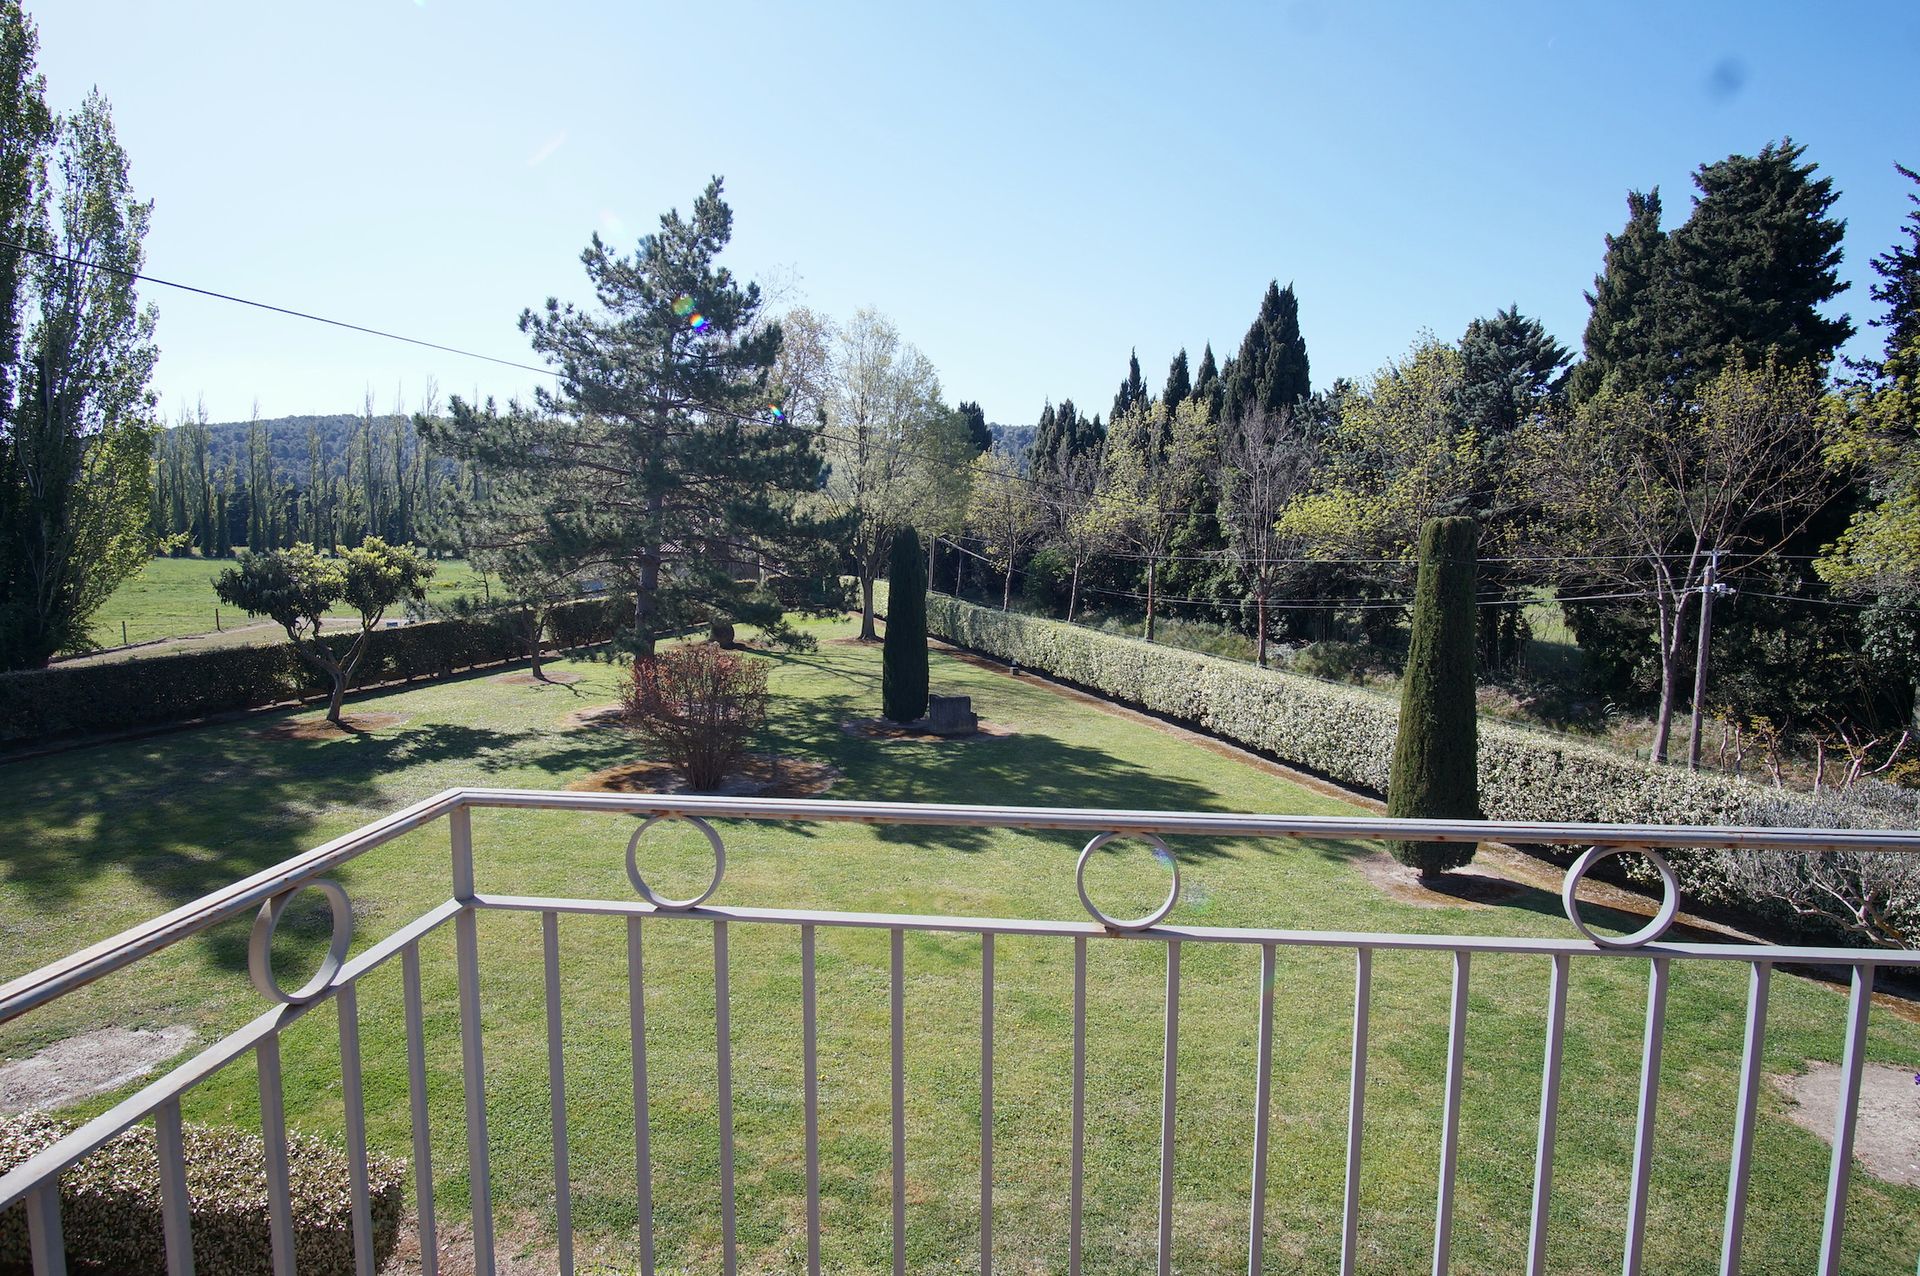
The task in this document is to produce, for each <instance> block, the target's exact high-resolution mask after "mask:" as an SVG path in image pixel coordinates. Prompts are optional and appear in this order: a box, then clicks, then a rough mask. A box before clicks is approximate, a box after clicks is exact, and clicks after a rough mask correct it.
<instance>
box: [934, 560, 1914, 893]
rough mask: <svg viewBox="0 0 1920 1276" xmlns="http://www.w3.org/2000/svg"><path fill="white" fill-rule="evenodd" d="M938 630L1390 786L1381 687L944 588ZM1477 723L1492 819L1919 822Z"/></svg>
mask: <svg viewBox="0 0 1920 1276" xmlns="http://www.w3.org/2000/svg"><path fill="white" fill-rule="evenodd" d="M927 629H928V632H930V633H933V634H936V635H938V636H940V637H942V638H945V639H946V640H948V641H949V642H953V643H956V644H958V645H960V646H962V647H968V648H971V649H973V650H975V651H979V652H983V653H985V654H986V655H989V656H994V657H996V658H998V659H1001V660H1007V661H1012V662H1017V663H1018V664H1020V665H1023V666H1026V667H1028V668H1032V669H1035V670H1038V671H1040V672H1042V673H1045V674H1047V675H1049V676H1051V677H1054V678H1058V679H1060V680H1062V681H1064V682H1070V683H1073V684H1075V685H1076V686H1081V687H1085V688H1086V689H1088V690H1090V691H1094V692H1097V693H1099V694H1101V695H1105V696H1109V697H1111V698H1113V699H1115V700H1120V701H1124V702H1125V703H1127V704H1131V705H1135V706H1137V707H1139V708H1142V709H1146V710H1148V711H1150V712H1153V713H1158V714H1161V715H1164V716H1166V717H1168V718H1172V719H1175V720H1177V721H1180V722H1184V723H1188V724H1190V725H1192V726H1195V727H1198V728H1200V729H1202V730H1205V731H1210V732H1212V733H1214V734H1215V735H1218V736H1221V737H1223V738H1225V739H1228V740H1232V741H1234V742H1236V743H1238V744H1242V745H1245V746H1247V747H1248V748H1251V749H1255V750H1258V751H1260V752H1262V753H1266V754H1269V755H1271V756H1273V757H1277V758H1280V759H1283V760H1285V761H1287V762H1290V763H1292V764H1294V765H1296V766H1299V767H1302V768H1304V769H1306V770H1308V771H1313V772H1316V773H1318V774H1320V775H1324V776H1326V777H1327V778H1328V779H1330V780H1333V781H1335V782H1336V783H1339V784H1344V785H1347V786H1349V787H1352V788H1357V789H1361V790H1364V791H1367V792H1371V793H1376V794H1380V793H1385V792H1386V790H1387V781H1388V777H1389V773H1390V772H1391V769H1392V762H1393V742H1394V735H1395V733H1396V732H1397V730H1398V716H1399V711H1398V707H1397V706H1396V704H1395V703H1394V701H1393V700H1392V699H1390V698H1389V697H1386V696H1383V695H1380V694H1378V693H1375V692H1371V691H1366V690H1362V689H1361V688H1358V687H1341V686H1337V685H1333V684H1330V683H1324V682H1320V681H1317V680H1315V679H1311V678H1302V677H1298V676H1296V675H1292V674H1286V673H1280V672H1276V671H1273V670H1263V669H1257V668H1255V667H1254V666H1252V665H1247V664H1241V663H1239V662H1237V661H1230V660H1221V659H1218V658H1216V657H1213V656H1203V655H1199V654H1197V653H1194V652H1190V651H1182V650H1180V649H1178V648H1174V647H1162V646H1156V645H1154V644H1151V643H1147V642H1142V641H1141V640H1139V639H1137V638H1125V637H1120V636H1118V635H1115V634H1105V633H1100V632H1098V631H1096V630H1091V629H1087V628H1084V627H1082V626H1079V625H1069V624H1065V623H1063V622H1060V621H1054V620H1041V619H1037V618H1035V617H1032V616H1022V615H1019V614H1017V613H1012V612H1002V611H993V610H989V609H988V608H985V607H976V606H974V605H973V604H971V603H964V602H960V601H957V600H956V599H954V598H951V597H948V596H945V595H940V594H934V595H930V596H929V597H928V599H927ZM1479 734H1480V750H1479V777H1480V807H1481V810H1482V811H1484V812H1485V814H1486V817H1487V818H1488V819H1490V820H1544V821H1576V822H1582V823H1588V822H1590V823H1599V824H1757V825H1765V826H1770V827H1775V828H1781V827H1799V826H1806V827H1823V826H1825V827H1831V826H1834V825H1835V824H1844V825H1846V826H1850V827H1859V828H1889V827H1907V828H1910V827H1913V826H1914V823H1915V821H1914V817H1913V813H1912V811H1911V810H1907V811H1905V812H1898V811H1895V810H1894V809H1892V806H1891V804H1889V805H1888V806H1885V807H1882V806H1874V807H1871V808H1869V807H1867V806H1865V805H1861V804H1854V803H1842V802H1838V801H1836V800H1835V799H1833V798H1832V797H1828V798H1825V799H1815V798H1813V797H1812V796H1811V795H1808V794H1800V793H1787V792H1780V791H1778V790H1775V789H1771V788H1766V787H1763V786H1761V785H1758V784H1753V783H1751V782H1748V781H1745V780H1739V779H1734V778H1732V777H1729V776H1721V775H1707V774H1701V773H1695V772H1690V771H1684V770H1681V769H1679V768H1677V767H1661V766H1654V765H1653V764H1651V763H1648V762H1642V761H1639V760H1638V759H1635V758H1631V757H1628V756H1626V755H1624V754H1621V753H1617V752H1614V751H1613V750H1611V749H1607V748H1604V747H1602V746H1600V745H1597V744H1587V743H1584V742H1582V741H1578V740H1572V739H1567V738H1565V737H1562V736H1556V735H1552V734H1549V733H1546V732H1542V731H1531V730H1528V729H1526V728H1524V727H1519V726H1514V725H1512V724H1509V723H1504V722H1499V721H1495V720H1491V719H1485V718H1483V719H1481V721H1480V723H1479ZM1855 806H1858V809H1857V810H1855V809H1854V807H1855ZM1836 808H1844V809H1836ZM1669 858H1670V859H1671V860H1672V862H1673V865H1674V868H1675V871H1676V873H1677V874H1678V876H1679V877H1680V880H1681V883H1682V885H1683V886H1684V887H1685V889H1686V891H1687V893H1688V894H1689V895H1690V896H1692V897H1693V898H1695V899H1696V900H1699V901H1701V902H1705V903H1714V904H1726V905H1730V906H1732V907H1735V908H1739V909H1742V910H1744V911H1747V912H1750V913H1758V914H1760V915H1774V916H1777V910H1776V909H1774V908H1772V907H1768V906H1762V905H1759V904H1757V903H1756V902H1754V901H1749V900H1743V899H1740V898H1738V897H1737V896H1736V895H1735V894H1734V893H1733V892H1732V891H1731V890H1730V888H1729V887H1728V886H1727V882H1726V878H1725V875H1724V872H1723V871H1722V870H1721V868H1720V866H1719V861H1718V857H1717V856H1715V855H1713V854H1711V853H1706V852H1691V853H1676V854H1674V855H1672V856H1670V857H1669Z"/></svg>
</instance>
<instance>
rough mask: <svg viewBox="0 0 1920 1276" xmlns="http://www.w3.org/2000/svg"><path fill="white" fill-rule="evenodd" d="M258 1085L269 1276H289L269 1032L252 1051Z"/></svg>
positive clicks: (280, 1112)
mask: <svg viewBox="0 0 1920 1276" xmlns="http://www.w3.org/2000/svg"><path fill="white" fill-rule="evenodd" d="M254 1058H255V1061H256V1063H255V1066H256V1069H257V1071H258V1073H259V1081H260V1139H261V1142H262V1143H263V1144H264V1145H265V1155H266V1169H267V1237H268V1240H269V1242H270V1243H271V1245H272V1247H273V1276H293V1195H292V1190H291V1187H290V1185H289V1182H288V1179H289V1175H288V1172H287V1111H286V1106H285V1100H284V1098H283V1097H282V1094H283V1092H282V1088H281V1079H280V1034H279V1033H278V1032H269V1033H268V1034H267V1035H266V1036H264V1037H262V1038H261V1039H260V1044H259V1045H257V1046H255V1047H254Z"/></svg>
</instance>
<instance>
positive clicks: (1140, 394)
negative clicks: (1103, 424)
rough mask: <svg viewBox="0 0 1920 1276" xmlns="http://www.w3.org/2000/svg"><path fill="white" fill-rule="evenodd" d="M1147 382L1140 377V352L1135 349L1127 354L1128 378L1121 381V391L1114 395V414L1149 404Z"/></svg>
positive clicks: (1120, 414) (1119, 415)
mask: <svg viewBox="0 0 1920 1276" xmlns="http://www.w3.org/2000/svg"><path fill="white" fill-rule="evenodd" d="M1147 398H1148V396H1147V383H1146V382H1144V381H1142V380H1141V379H1140V352H1139V351H1138V350H1135V351H1133V352H1132V353H1131V354H1130V355H1128V356H1127V379H1126V380H1125V381H1122V382H1121V383H1120V392H1119V393H1118V394H1116V395H1114V396H1113V415H1114V416H1115V417H1121V416H1124V415H1126V412H1127V409H1128V408H1131V407H1133V406H1134V405H1136V404H1138V405H1139V406H1140V407H1142V408H1144V407H1146V406H1147Z"/></svg>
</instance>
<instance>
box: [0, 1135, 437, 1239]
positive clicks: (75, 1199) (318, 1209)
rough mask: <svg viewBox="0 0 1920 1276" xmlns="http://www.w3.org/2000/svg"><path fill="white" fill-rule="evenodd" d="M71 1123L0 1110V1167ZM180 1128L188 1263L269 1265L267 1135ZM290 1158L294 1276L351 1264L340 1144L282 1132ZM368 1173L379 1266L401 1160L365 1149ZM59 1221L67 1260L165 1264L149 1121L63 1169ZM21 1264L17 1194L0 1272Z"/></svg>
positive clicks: (6, 1214) (401, 1189) (390, 1235)
mask: <svg viewBox="0 0 1920 1276" xmlns="http://www.w3.org/2000/svg"><path fill="white" fill-rule="evenodd" d="M71 1129H72V1126H70V1125H69V1124H67V1123H65V1122H62V1121H58V1120H55V1119H53V1118H51V1117H47V1116H43V1115H38V1114H31V1113H30V1114H27V1115H25V1116H17V1117H8V1118H4V1119H0V1172H4V1171H6V1170H9V1169H12V1168H13V1167H14V1166H16V1165H18V1164H20V1163H21V1162H23V1161H25V1160H26V1159H27V1158H28V1157H30V1156H32V1155H33V1154H34V1153H36V1152H38V1151H40V1150H41V1149H42V1148H45V1147H48V1146H49V1145H51V1144H53V1143H54V1142H55V1141H57V1140H58V1139H59V1138H60V1137H61V1136H63V1135H65V1134H66V1133H68V1132H69V1131H70V1130H71ZM181 1137H182V1143H183V1145H184V1152H185V1160H186V1172H187V1197H188V1199H189V1200H190V1201H191V1202H192V1205H191V1211H192V1231H193V1270H194V1271H195V1272H198V1273H200V1274H201V1276H242V1274H244V1276H254V1273H261V1274H262V1276H264V1273H267V1272H269V1271H271V1270H272V1269H273V1258H272V1245H271V1241H270V1239H269V1236H268V1230H267V1175H266V1161H265V1147H264V1145H263V1144H262V1142H261V1140H260V1139H259V1138H258V1137H257V1136H255V1135H251V1134H246V1133H244V1132H242V1131H239V1130H225V1129H215V1128H212V1127H207V1126H197V1125H188V1126H185V1127H183V1129H182V1132H181ZM287 1162H288V1182H289V1185H290V1187H291V1193H290V1194H291V1196H292V1201H293V1251H294V1262H295V1265H296V1266H297V1267H298V1268H299V1270H300V1272H301V1273H302V1276H306V1274H307V1273H314V1274H315V1276H334V1274H337V1276H349V1274H350V1273H352V1272H353V1270H354V1262H353V1214H352V1199H351V1197H350V1195H349V1193H348V1186H347V1182H348V1181H347V1156H346V1153H345V1151H344V1150H342V1149H341V1148H339V1147H337V1146H335V1145H334V1144H332V1143H329V1142H326V1141H325V1140H322V1139H316V1138H312V1137H310V1136H306V1135H299V1134H294V1135H289V1136H288V1138H287ZM367 1180H368V1189H369V1196H370V1198H371V1203H372V1214H373V1262H374V1266H375V1268H378V1267H380V1266H381V1265H382V1264H383V1263H384V1262H385V1261H386V1259H387V1257H388V1255H389V1254H390V1253H391V1252H392V1250H393V1247H394V1242H395V1240H396V1239H397V1238H398V1236H399V1231H400V1214H401V1210H402V1208H403V1207H404V1203H405V1201H404V1197H405V1182H406V1163H405V1162H403V1161H397V1160H392V1159H389V1158H386V1157H380V1156H373V1157H369V1158H368V1164H367ZM60 1223H61V1235H62V1238H63V1239H64V1240H65V1242H66V1250H67V1262H68V1264H69V1266H71V1267H73V1268H75V1269H77V1270H82V1271H102V1272H116V1273H125V1274H126V1276H145V1274H146V1273H152V1276H162V1273H164V1272H165V1271H166V1270H167V1259H166V1252H165V1242H164V1240H163V1235H162V1232H161V1227H160V1177H159V1166H158V1161H157V1158H156V1157H155V1155H154V1136H153V1130H152V1128H151V1127H149V1126H146V1125H139V1126H136V1127H134V1128H133V1129H131V1130H129V1131H128V1132H127V1133H125V1134H123V1135H121V1136H120V1137H118V1138H116V1139H114V1140H113V1141H112V1142H110V1143H108V1144H107V1145H106V1146H104V1147H102V1148H101V1149H100V1150H99V1151H98V1152H95V1153H94V1154H93V1155H92V1156H89V1157H87V1158H86V1159H85V1160H83V1161H81V1162H80V1163H79V1164H78V1165H76V1166H74V1167H73V1168H72V1169H70V1170H68V1171H67V1172H66V1173H65V1174H63V1175H62V1176H61V1178H60ZM29 1270H31V1267H30V1264H29V1261H28V1253H27V1226H26V1207H25V1206H24V1205H15V1206H13V1207H12V1208H11V1209H7V1210H4V1211H0V1273H13V1272H21V1273H24V1272H27V1271H29Z"/></svg>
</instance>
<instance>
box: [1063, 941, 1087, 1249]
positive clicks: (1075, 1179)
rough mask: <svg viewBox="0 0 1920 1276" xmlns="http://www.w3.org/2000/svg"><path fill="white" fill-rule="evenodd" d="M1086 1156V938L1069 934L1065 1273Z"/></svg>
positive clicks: (1075, 1240) (1076, 1230)
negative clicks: (1070, 1039) (1070, 1040)
mask: <svg viewBox="0 0 1920 1276" xmlns="http://www.w3.org/2000/svg"><path fill="white" fill-rule="evenodd" d="M1086 1159H1087V938H1086V936H1084V935H1075V936H1074V937H1073V1153H1072V1170H1071V1171H1070V1178H1069V1184H1068V1188H1067V1272H1068V1276H1080V1206H1081V1201H1082V1195H1083V1191H1084V1188H1083V1180H1084V1175H1085V1173H1086Z"/></svg>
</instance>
